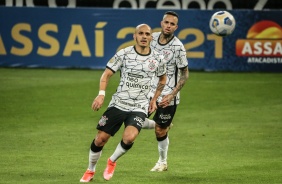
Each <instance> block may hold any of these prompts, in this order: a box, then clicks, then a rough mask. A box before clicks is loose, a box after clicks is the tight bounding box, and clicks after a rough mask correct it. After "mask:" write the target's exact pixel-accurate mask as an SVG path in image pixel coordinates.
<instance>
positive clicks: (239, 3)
mask: <svg viewBox="0 0 282 184" xmlns="http://www.w3.org/2000/svg"><path fill="white" fill-rule="evenodd" d="M6 1H10V0H0V6H5V2H6ZM140 1H141V0H135V2H137V4H138V6H139V2H140ZM182 1H184V0H178V2H180V4H181V3H182ZM204 1H205V4H206V5H207V4H208V3H209V1H210V0H204ZM230 1H231V3H232V8H233V9H254V7H255V5H256V4H257V3H258V2H259V0H230ZM23 2H24V3H23V5H24V6H26V3H25V0H24V1H23ZM113 2H114V0H76V7H94V8H99V7H101V8H112V7H113ZM33 3H34V5H35V6H48V0H33ZM15 4H16V0H13V5H14V6H15ZM56 4H57V6H67V5H68V0H56ZM156 4H157V2H153V1H149V2H147V4H146V8H156ZM165 5H171V3H169V2H167V3H165ZM120 7H121V8H130V3H129V2H127V1H123V2H121V3H120ZM187 8H189V9H192V8H195V9H199V5H198V3H196V2H192V3H190V4H189V7H187ZM221 8H225V5H224V4H223V3H221V2H218V3H216V4H215V5H214V9H221ZM263 9H265V10H267V9H275V10H282V0H268V1H267V3H266V4H265V5H264V7H263Z"/></svg>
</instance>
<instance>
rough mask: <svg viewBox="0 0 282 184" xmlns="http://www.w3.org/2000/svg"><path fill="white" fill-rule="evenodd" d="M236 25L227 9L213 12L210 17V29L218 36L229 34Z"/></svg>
mask: <svg viewBox="0 0 282 184" xmlns="http://www.w3.org/2000/svg"><path fill="white" fill-rule="evenodd" d="M235 26H236V21H235V19H234V17H233V15H231V13H229V12H227V11H218V12H215V13H214V14H213V15H212V17H211V19H210V29H211V31H212V32H213V33H214V34H216V35H218V36H228V35H230V34H231V33H232V32H233V31H234V29H235Z"/></svg>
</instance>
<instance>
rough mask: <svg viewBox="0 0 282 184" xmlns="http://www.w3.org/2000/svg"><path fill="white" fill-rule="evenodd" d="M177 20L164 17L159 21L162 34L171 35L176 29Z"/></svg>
mask: <svg viewBox="0 0 282 184" xmlns="http://www.w3.org/2000/svg"><path fill="white" fill-rule="evenodd" d="M177 23H178V18H177V17H175V16H173V15H165V16H164V18H163V20H162V21H161V26H162V33H163V34H164V35H171V34H173V33H174V31H175V30H176V29H177V28H178V25H177Z"/></svg>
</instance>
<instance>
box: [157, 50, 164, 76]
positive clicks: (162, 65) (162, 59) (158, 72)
mask: <svg viewBox="0 0 282 184" xmlns="http://www.w3.org/2000/svg"><path fill="white" fill-rule="evenodd" d="M159 61H160V64H159V66H158V69H157V74H156V75H157V76H158V77H160V76H162V75H164V74H166V63H165V61H164V57H163V55H159Z"/></svg>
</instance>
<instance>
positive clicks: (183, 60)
mask: <svg viewBox="0 0 282 184" xmlns="http://www.w3.org/2000/svg"><path fill="white" fill-rule="evenodd" d="M178 54H179V55H178V57H177V61H176V64H177V68H184V67H187V66H188V60H187V57H186V50H185V48H184V46H183V45H181V46H180V48H179V53H178Z"/></svg>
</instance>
